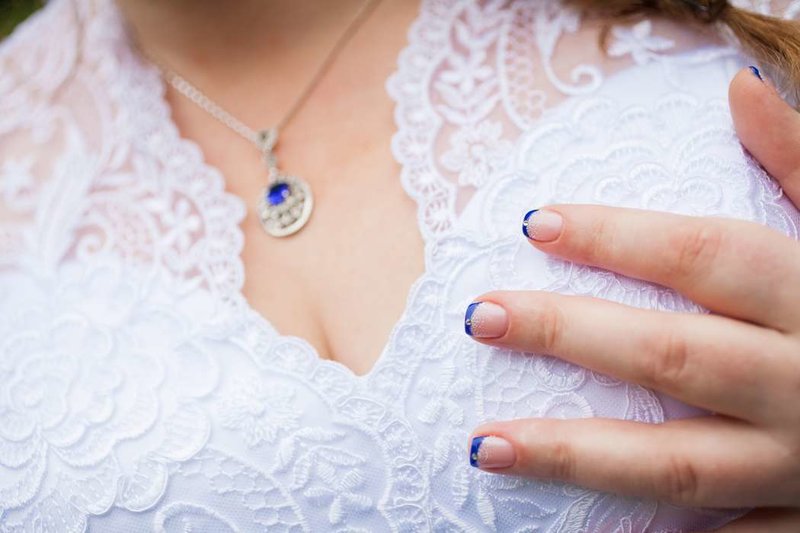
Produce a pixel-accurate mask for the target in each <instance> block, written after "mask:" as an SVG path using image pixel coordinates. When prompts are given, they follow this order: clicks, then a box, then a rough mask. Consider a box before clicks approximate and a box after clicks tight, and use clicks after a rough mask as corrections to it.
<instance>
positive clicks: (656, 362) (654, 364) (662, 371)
mask: <svg viewBox="0 0 800 533" xmlns="http://www.w3.org/2000/svg"><path fill="white" fill-rule="evenodd" d="M651 342H652V346H651V347H649V349H648V350H647V353H646V354H645V356H644V357H643V358H642V370H641V381H642V383H641V384H642V385H644V386H646V387H652V388H667V389H669V390H670V391H673V392H674V391H675V389H676V388H678V387H680V386H681V384H684V383H685V382H686V376H687V375H689V374H688V367H689V362H690V359H691V355H690V348H689V344H688V342H687V341H686V339H685V338H684V337H683V335H681V334H680V333H679V332H677V331H676V330H674V329H671V330H667V331H666V332H665V333H663V334H662V335H656V336H655V337H654V340H653V341H651Z"/></svg>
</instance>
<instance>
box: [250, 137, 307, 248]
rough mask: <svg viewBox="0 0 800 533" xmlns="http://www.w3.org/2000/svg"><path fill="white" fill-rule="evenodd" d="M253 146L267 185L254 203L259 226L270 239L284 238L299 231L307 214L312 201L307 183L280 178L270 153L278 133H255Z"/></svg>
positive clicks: (294, 178)
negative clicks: (262, 162)
mask: <svg viewBox="0 0 800 533" xmlns="http://www.w3.org/2000/svg"><path fill="white" fill-rule="evenodd" d="M255 141H256V144H257V145H258V147H259V149H260V150H261V154H262V156H263V157H264V164H266V165H267V172H268V173H269V181H268V183H267V187H266V188H265V189H264V191H263V193H262V194H261V198H260V199H259V201H258V217H259V218H260V219H261V226H262V227H263V228H264V231H266V232H267V233H268V234H269V235H272V236H273V237H288V236H289V235H293V234H295V233H297V232H298V231H300V230H301V229H303V226H305V225H306V222H308V219H309V218H310V217H311V211H312V209H314V197H313V195H312V194H311V187H309V186H308V183H306V182H305V181H303V180H302V179H300V178H298V177H297V176H291V175H289V174H284V173H283V172H281V170H280V169H279V168H278V158H277V157H276V156H275V153H274V152H273V150H274V149H275V145H276V144H277V143H278V130H277V129H276V128H270V129H267V130H264V131H261V132H259V133H258V136H257V138H256V139H255Z"/></svg>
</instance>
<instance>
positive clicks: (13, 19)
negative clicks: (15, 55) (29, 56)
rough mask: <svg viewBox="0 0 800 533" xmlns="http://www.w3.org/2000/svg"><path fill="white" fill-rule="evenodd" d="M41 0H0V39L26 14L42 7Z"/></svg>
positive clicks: (24, 17)
mask: <svg viewBox="0 0 800 533" xmlns="http://www.w3.org/2000/svg"><path fill="white" fill-rule="evenodd" d="M43 3H44V2H43V1H42V0H0V39H2V38H3V37H5V36H6V35H8V34H9V33H11V31H12V30H13V29H14V27H15V26H16V25H17V24H19V23H20V22H22V21H23V20H25V19H26V18H27V17H28V15H30V14H31V13H33V12H34V11H36V10H37V9H39V8H40V7H42V4H43Z"/></svg>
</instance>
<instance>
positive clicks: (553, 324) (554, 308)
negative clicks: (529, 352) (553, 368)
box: [534, 302, 565, 354]
mask: <svg viewBox="0 0 800 533" xmlns="http://www.w3.org/2000/svg"><path fill="white" fill-rule="evenodd" d="M535 320H536V323H537V326H538V327H537V328H536V330H537V332H538V335H537V337H538V338H537V339H536V340H535V341H534V342H535V344H536V346H538V347H539V348H540V349H541V350H542V351H544V352H546V353H548V354H553V353H555V352H556V351H558V347H559V346H560V344H561V339H562V338H563V336H564V322H565V319H564V314H563V313H562V311H561V309H560V308H559V307H558V305H556V304H555V303H553V302H545V303H543V305H542V307H541V308H540V310H539V313H538V316H536V317H535Z"/></svg>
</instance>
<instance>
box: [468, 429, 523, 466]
mask: <svg viewBox="0 0 800 533" xmlns="http://www.w3.org/2000/svg"><path fill="white" fill-rule="evenodd" d="M516 460H517V454H516V453H515V452H514V447H513V446H512V445H511V443H510V442H508V441H507V440H506V439H503V438H500V437H493V436H483V437H473V438H472V443H471V444H470V447H469V464H471V465H472V466H474V467H475V468H508V467H509V466H512V465H513V464H514V462H515V461H516Z"/></svg>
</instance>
